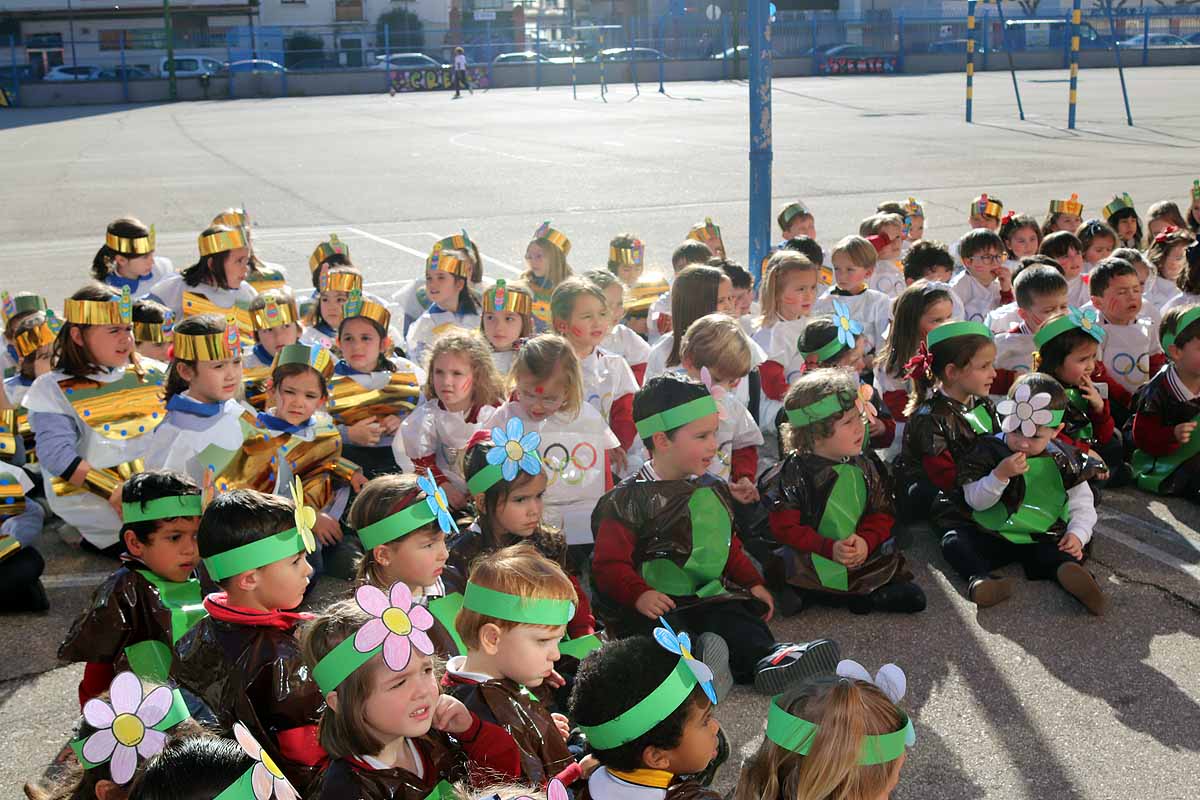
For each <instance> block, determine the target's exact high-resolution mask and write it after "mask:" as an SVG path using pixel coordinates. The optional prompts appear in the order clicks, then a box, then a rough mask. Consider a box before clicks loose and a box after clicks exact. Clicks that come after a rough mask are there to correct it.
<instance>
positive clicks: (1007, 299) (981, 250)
mask: <svg viewBox="0 0 1200 800" xmlns="http://www.w3.org/2000/svg"><path fill="white" fill-rule="evenodd" d="M1007 252H1008V251H1007V250H1006V249H1005V247H1004V240H1003V239H1001V238H1000V236H999V235H998V234H997V233H995V232H994V231H992V230H989V229H986V228H977V229H975V230H973V231H970V232H968V233H966V234H964V235H963V237H962V238H961V239H959V240H958V255H959V258H960V259H962V263H963V267H964V269H963V271H962V272H960V273H958V274H957V275H955V276H954V277H953V278H951V279H950V288H951V289H952V290H953V291H954V293H955V294H957V295H958V297H959V299H960V300H962V304H963V313H964V314H965V315H966V317H965V319H966V320H967V321H968V322H982V321H983V318H984V317H986V316H987V315H988V312H989V311H991V310H992V309H994V308H999V307H1000V305H1001V304H1003V303H1011V302H1012V274H1011V273H1010V272H1009V271H1008V269H1007V268H1005V266H1004V261H1005V258H1006V253H1007Z"/></svg>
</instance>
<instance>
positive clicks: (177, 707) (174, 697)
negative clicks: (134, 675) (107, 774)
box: [71, 679, 191, 769]
mask: <svg viewBox="0 0 1200 800" xmlns="http://www.w3.org/2000/svg"><path fill="white" fill-rule="evenodd" d="M139 680H140V679H139ZM190 716H191V713H190V712H189V711H188V707H187V702H186V701H185V700H184V699H183V695H182V694H180V692H179V690H178V689H172V690H171V707H170V708H169V709H167V714H166V716H164V717H163V718H162V719H161V720H159V721H158V724H157V725H154V726H153V728H154V730H156V731H158V732H160V733H166V732H167V731H169V730H171V728H174V727H175V726H176V725H178V724H179V723H181V722H183V721H184V720H185V719H187V718H188V717H190ZM89 738H90V737H89V736H82V737H80V738H78V739H74V740H72V742H71V749H72V750H74V751H75V757H76V758H77V759H79V764H80V766H82V767H83V768H84V769H95V768H96V767H99V766H102V765H104V764H107V763H108V762H109V761H110V760H111V759H105V760H104V761H96V762H93V761H88V760H87V759H86V758H84V756H83V745H84V743H85V742H86V741H87V740H88V739H89Z"/></svg>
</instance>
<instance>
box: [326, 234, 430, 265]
mask: <svg viewBox="0 0 1200 800" xmlns="http://www.w3.org/2000/svg"><path fill="white" fill-rule="evenodd" d="M346 230H348V231H350V232H351V233H354V234H357V235H359V236H363V237H365V238H367V239H370V240H371V241H373V242H378V243H379V244H383V245H387V246H388V247H390V248H392V249H393V250H399V251H400V252H402V253H408V254H409V255H413V256H416V257H417V258H419V259H421V260H422V261H424V260H425V257H426V256H427V255H429V254H428V253H422V252H421V251H420V250H415V249H413V248H411V247H406V246H405V245H402V244H399V243H398V242H393V241H392V240H391V239H385V238H383V237H382V236H376V235H375V234H373V233H367V232H366V231H364V230H362V229H361V228H352V227H350V226H347V227H346Z"/></svg>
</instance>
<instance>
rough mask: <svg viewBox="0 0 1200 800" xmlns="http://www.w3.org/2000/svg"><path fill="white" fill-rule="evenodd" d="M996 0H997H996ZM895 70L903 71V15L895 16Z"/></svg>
mask: <svg viewBox="0 0 1200 800" xmlns="http://www.w3.org/2000/svg"><path fill="white" fill-rule="evenodd" d="M997 1H998V0H997ZM896 46H897V49H898V50H899V52H897V53H896V71H897V72H904V15H903V14H901V15H900V16H898V17H896Z"/></svg>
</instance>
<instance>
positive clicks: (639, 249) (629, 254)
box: [608, 239, 646, 267]
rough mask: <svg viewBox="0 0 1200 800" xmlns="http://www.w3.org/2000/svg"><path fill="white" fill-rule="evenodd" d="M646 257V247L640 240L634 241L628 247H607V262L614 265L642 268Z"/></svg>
mask: <svg viewBox="0 0 1200 800" xmlns="http://www.w3.org/2000/svg"><path fill="white" fill-rule="evenodd" d="M645 257H646V245H644V244H642V241H641V240H640V239H634V240H633V242H632V244H630V245H629V246H628V247H614V246H613V245H611V244H610V245H609V246H608V260H609V262H611V263H612V264H616V265H622V264H624V265H628V266H634V267H640V266H642V262H643V261H644V260H645Z"/></svg>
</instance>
